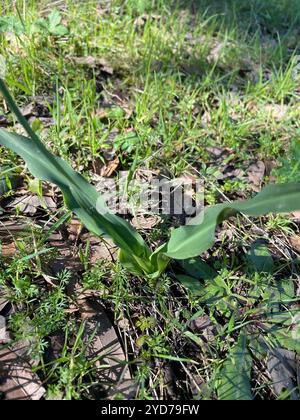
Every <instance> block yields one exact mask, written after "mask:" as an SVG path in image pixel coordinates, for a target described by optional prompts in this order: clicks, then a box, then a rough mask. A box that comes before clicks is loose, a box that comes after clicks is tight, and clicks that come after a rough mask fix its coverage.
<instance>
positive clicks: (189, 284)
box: [176, 274, 203, 296]
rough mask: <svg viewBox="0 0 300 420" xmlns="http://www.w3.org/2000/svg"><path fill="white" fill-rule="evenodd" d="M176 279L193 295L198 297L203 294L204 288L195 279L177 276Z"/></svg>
mask: <svg viewBox="0 0 300 420" xmlns="http://www.w3.org/2000/svg"><path fill="white" fill-rule="evenodd" d="M176 278H177V280H179V281H180V283H182V284H183V286H184V287H185V288H186V289H187V290H188V291H189V292H190V293H191V294H192V295H194V296H197V295H201V294H202V293H203V286H202V285H201V283H200V282H199V281H198V280H196V279H195V278H194V277H190V276H185V275H183V274H177V275H176Z"/></svg>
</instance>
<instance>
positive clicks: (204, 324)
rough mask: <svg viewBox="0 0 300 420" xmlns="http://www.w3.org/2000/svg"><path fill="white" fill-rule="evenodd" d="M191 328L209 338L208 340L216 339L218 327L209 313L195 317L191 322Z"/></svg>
mask: <svg viewBox="0 0 300 420" xmlns="http://www.w3.org/2000/svg"><path fill="white" fill-rule="evenodd" d="M190 328H191V329H192V330H193V331H194V332H197V333H199V334H201V335H203V337H204V338H205V339H206V340H207V342H211V341H214V340H215V336H216V334H217V331H216V327H215V325H214V324H213V323H212V321H211V319H210V318H209V316H207V315H203V316H200V317H198V318H196V319H194V320H193V321H192V322H191V323H190Z"/></svg>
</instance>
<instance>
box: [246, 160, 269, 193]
mask: <svg viewBox="0 0 300 420" xmlns="http://www.w3.org/2000/svg"><path fill="white" fill-rule="evenodd" d="M265 171H266V167H265V164H264V162H262V161H258V162H256V163H254V164H252V165H251V166H250V167H249V168H248V171H247V172H248V179H249V183H250V186H251V188H252V189H253V191H255V192H259V191H260V190H261V183H262V181H263V178H264V175H265Z"/></svg>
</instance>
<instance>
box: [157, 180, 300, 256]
mask: <svg viewBox="0 0 300 420" xmlns="http://www.w3.org/2000/svg"><path fill="white" fill-rule="evenodd" d="M298 209H300V183H292V184H282V185H269V186H267V187H265V188H264V189H263V190H262V191H261V192H260V193H259V194H257V195H256V196H255V197H254V198H252V199H249V200H246V201H235V202H232V203H224V204H217V205H216V206H212V207H208V208H207V209H205V210H204V215H201V214H200V215H199V216H197V217H196V218H195V219H194V221H193V224H190V225H186V226H182V227H180V228H178V229H175V230H174V231H173V232H172V233H171V238H170V241H169V242H168V244H167V245H166V248H165V250H164V251H165V254H166V255H167V256H168V257H170V258H174V259H178V260H184V259H187V258H192V257H196V256H198V255H200V254H202V253H203V252H205V251H206V250H207V249H209V248H210V247H211V246H212V245H213V243H214V239H215V231H216V227H217V226H218V225H219V224H220V223H222V222H223V221H224V220H226V219H228V218H229V217H231V216H235V215H236V214H238V213H242V214H246V215H248V216H255V217H258V216H263V215H266V214H268V213H272V212H273V213H287V212H292V211H295V210H298ZM203 216H204V217H203ZM202 218H203V220H202ZM197 222H199V224H197Z"/></svg>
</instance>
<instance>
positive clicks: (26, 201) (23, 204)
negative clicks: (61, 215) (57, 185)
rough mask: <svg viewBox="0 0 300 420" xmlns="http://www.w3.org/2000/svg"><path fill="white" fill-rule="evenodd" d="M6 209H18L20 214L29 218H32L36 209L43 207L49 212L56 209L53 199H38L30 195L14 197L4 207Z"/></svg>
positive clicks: (45, 197)
mask: <svg viewBox="0 0 300 420" xmlns="http://www.w3.org/2000/svg"><path fill="white" fill-rule="evenodd" d="M6 207H7V208H8V209H18V210H19V211H20V212H21V213H23V214H26V215H29V216H34V215H35V214H36V212H37V210H38V209H41V208H45V207H46V208H47V209H48V210H49V211H51V212H53V211H55V210H56V209H57V206H56V203H55V201H54V200H53V198H51V197H48V196H44V197H42V198H39V197H38V196H36V195H32V194H30V195H28V194H27V195H22V196H20V197H15V198H13V199H12V201H10V202H9V203H8V204H7V205H6Z"/></svg>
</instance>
